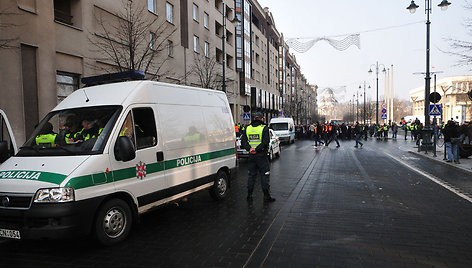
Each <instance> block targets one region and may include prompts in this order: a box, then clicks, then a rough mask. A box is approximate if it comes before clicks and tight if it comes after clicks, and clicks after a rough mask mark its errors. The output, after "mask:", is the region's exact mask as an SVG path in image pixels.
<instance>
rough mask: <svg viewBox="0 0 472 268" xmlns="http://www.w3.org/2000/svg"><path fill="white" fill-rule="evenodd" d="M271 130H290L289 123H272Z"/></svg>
mask: <svg viewBox="0 0 472 268" xmlns="http://www.w3.org/2000/svg"><path fill="white" fill-rule="evenodd" d="M270 128H271V129H273V130H274V131H277V130H288V123H272V124H270Z"/></svg>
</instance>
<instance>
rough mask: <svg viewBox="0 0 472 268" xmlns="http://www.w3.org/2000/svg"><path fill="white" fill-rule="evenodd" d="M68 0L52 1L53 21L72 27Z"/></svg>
mask: <svg viewBox="0 0 472 268" xmlns="http://www.w3.org/2000/svg"><path fill="white" fill-rule="evenodd" d="M70 2H71V1H70V0H66V1H64V0H54V20H56V21H59V22H62V23H65V24H69V25H72V12H71V3H70Z"/></svg>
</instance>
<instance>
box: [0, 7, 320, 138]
mask: <svg viewBox="0 0 472 268" xmlns="http://www.w3.org/2000/svg"><path fill="white" fill-rule="evenodd" d="M0 23H1V25H2V26H7V27H0V31H1V34H0V44H3V45H0V60H1V62H2V63H3V64H1V65H0V81H1V82H2V88H1V89H0V90H1V94H2V98H0V108H1V109H3V110H5V111H6V113H7V115H8V116H9V117H10V121H11V122H12V125H13V130H14V132H15V135H16V136H17V139H18V140H19V141H20V143H22V142H23V141H24V140H25V139H26V137H27V135H29V133H31V132H32V130H33V128H34V126H35V125H36V124H37V123H38V122H39V120H40V119H41V118H42V117H43V116H44V115H45V114H46V113H47V112H49V111H50V110H51V109H52V108H53V107H54V106H56V105H57V104H58V103H59V102H60V101H61V100H62V99H64V98H65V97H66V96H67V95H69V94H70V93H72V92H73V91H74V90H76V89H78V88H80V87H81V86H82V85H81V83H80V79H81V78H82V77H86V76H91V75H97V74H102V73H110V72H115V71H120V70H128V69H140V70H143V69H144V70H145V71H146V74H147V76H148V78H150V79H154V80H159V81H163V82H169V83H178V84H186V85H191V86H197V87H210V88H215V89H221V88H222V86H223V85H222V84H223V76H224V77H225V79H224V81H225V91H226V94H227V96H228V99H229V101H230V106H231V110H232V113H233V117H234V121H235V122H241V123H244V121H243V118H242V114H243V113H244V108H245V107H246V108H247V107H248V106H249V107H250V108H251V110H252V111H262V112H264V113H265V114H266V117H267V118H270V117H275V116H278V115H280V114H284V115H288V116H293V117H295V114H296V112H298V113H299V114H302V113H303V114H309V115H307V116H306V118H305V120H307V119H308V118H311V117H312V116H311V114H312V113H311V112H309V111H307V109H312V110H313V111H316V97H309V98H306V100H308V99H310V101H313V102H312V103H309V104H308V103H303V104H302V103H299V104H296V105H298V106H297V107H295V108H293V109H289V110H287V109H285V107H284V105H285V106H286V107H289V106H287V104H290V105H291V106H290V107H293V103H295V102H297V101H298V102H300V100H301V99H304V98H302V97H301V96H302V94H305V95H307V96H308V95H310V96H311V95H312V94H316V87H313V86H310V85H308V83H307V81H306V79H302V75H301V72H300V67H299V66H298V65H297V64H296V59H295V57H294V56H293V55H290V53H288V46H287V45H285V43H284V42H283V35H281V34H279V32H278V31H277V29H276V27H275V23H274V20H273V18H272V15H271V14H270V12H269V11H268V9H267V8H266V9H264V8H262V7H261V6H260V5H259V3H258V2H257V1H252V0H192V1H188V0H166V1H161V0H134V1H128V0H122V1H117V0H50V1H42V0H2V1H1V2H0ZM130 26H132V27H130ZM129 28H132V29H135V30H136V29H138V30H136V31H137V32H139V34H136V35H137V38H135V39H132V40H130V39H128V38H127V37H126V33H130V32H131V31H132V30H131V29H129ZM223 37H224V38H223ZM223 39H224V41H223ZM281 47H283V48H284V49H281ZM281 50H284V53H281ZM126 51H127V52H126ZM130 51H132V52H130ZM281 57H282V58H281ZM285 57H287V59H285ZM223 64H224V66H225V68H223ZM223 69H224V75H223ZM202 73H204V74H205V75H202ZM287 77H288V79H287ZM286 81H289V83H290V84H286ZM282 84H283V86H282ZM289 86H290V87H289ZM285 87H287V89H288V90H286V89H285ZM305 88H311V91H313V93H308V92H310V91H309V90H306V91H305V93H303V92H304V91H303V90H304V89H305ZM295 96H297V97H298V96H300V97H299V98H298V99H297V97H295ZM294 98H295V99H294ZM297 109H298V110H297ZM302 109H304V110H303V111H302ZM285 111H286V112H285ZM300 118H301V117H300Z"/></svg>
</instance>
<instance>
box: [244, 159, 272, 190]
mask: <svg viewBox="0 0 472 268" xmlns="http://www.w3.org/2000/svg"><path fill="white" fill-rule="evenodd" d="M248 160H249V161H248V175H249V176H248V179H247V191H248V193H252V191H253V190H254V183H255V182H256V178H257V174H258V173H259V174H261V186H262V191H263V192H269V188H270V186H269V177H270V166H269V158H268V157H267V155H266V154H264V153H257V154H255V155H249V159H248Z"/></svg>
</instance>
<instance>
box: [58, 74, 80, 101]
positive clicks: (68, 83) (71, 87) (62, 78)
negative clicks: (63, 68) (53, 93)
mask: <svg viewBox="0 0 472 268" xmlns="http://www.w3.org/2000/svg"><path fill="white" fill-rule="evenodd" d="M56 84H57V85H56V87H57V103H60V102H61V101H63V100H64V99H65V98H66V97H67V96H69V95H70V94H72V92H74V91H76V90H77V89H79V75H78V74H72V73H66V72H57V73H56Z"/></svg>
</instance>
